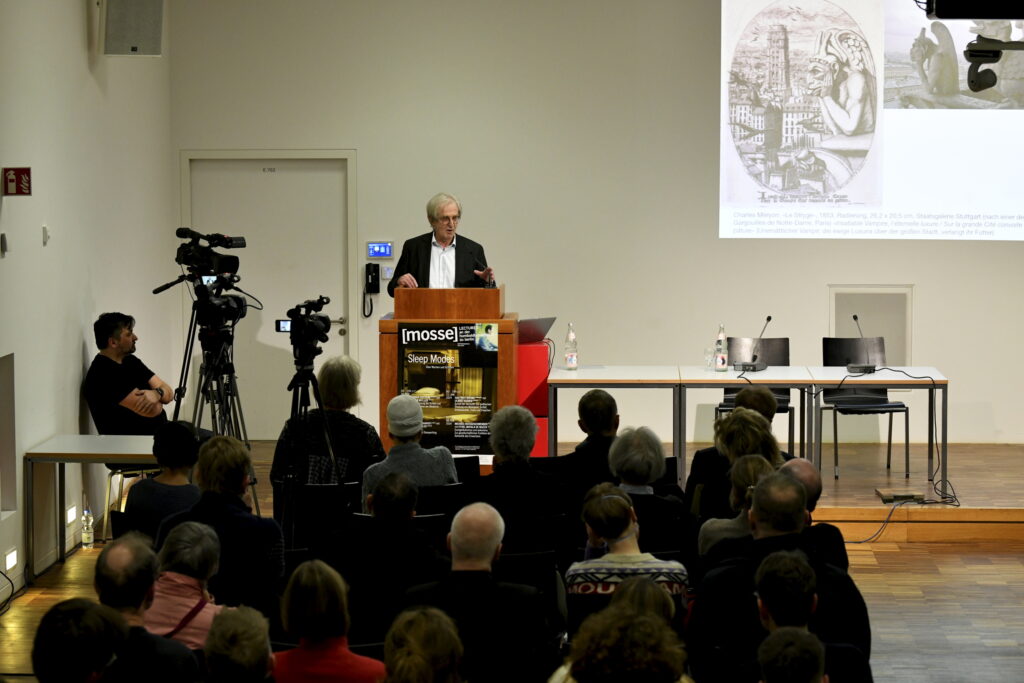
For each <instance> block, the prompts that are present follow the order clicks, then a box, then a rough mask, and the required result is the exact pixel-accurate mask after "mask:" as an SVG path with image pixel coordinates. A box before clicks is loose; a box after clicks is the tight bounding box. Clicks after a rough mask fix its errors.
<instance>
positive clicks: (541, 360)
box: [516, 342, 548, 417]
mask: <svg viewBox="0 0 1024 683" xmlns="http://www.w3.org/2000/svg"><path fill="white" fill-rule="evenodd" d="M516 353H517V355H518V356H519V369H518V371H519V375H518V378H517V380H516V401H518V402H519V405H521V406H523V407H524V408H526V409H527V410H529V411H530V412H531V413H533V415H534V417H547V416H548V345H547V344H545V343H544V342H534V343H532V344H520V345H519V346H518V347H516Z"/></svg>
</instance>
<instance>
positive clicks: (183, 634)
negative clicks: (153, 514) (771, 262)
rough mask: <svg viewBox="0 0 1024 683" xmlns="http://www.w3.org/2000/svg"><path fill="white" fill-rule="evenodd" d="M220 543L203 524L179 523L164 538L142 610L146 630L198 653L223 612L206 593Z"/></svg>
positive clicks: (216, 560)
mask: <svg viewBox="0 0 1024 683" xmlns="http://www.w3.org/2000/svg"><path fill="white" fill-rule="evenodd" d="M219 558H220V540H218V538H217V532H216V531H214V530H213V527H210V526H208V525H206V524H200V523H199V522H183V523H181V524H179V525H178V526H176V527H174V529H172V530H171V533H169V534H167V539H166V540H165V541H164V545H163V547H162V548H161V549H160V556H159V562H160V574H159V576H157V579H156V584H155V585H154V586H153V604H152V605H150V607H149V609H148V610H146V614H145V617H144V620H145V623H146V628H147V629H149V631H150V633H155V634H157V635H158V636H163V637H164V638H171V639H173V640H176V641H178V642H179V643H181V644H183V645H184V646H186V647H188V648H189V649H191V650H202V649H203V646H204V645H205V644H206V634H207V633H208V632H209V631H210V624H212V623H213V618H214V617H215V616H217V615H218V614H220V612H221V610H223V609H224V607H223V606H222V605H216V604H214V598H213V596H212V595H210V593H209V592H208V591H207V586H208V584H209V581H210V578H211V577H212V576H213V575H214V574H215V573H216V572H217V562H218V559H219Z"/></svg>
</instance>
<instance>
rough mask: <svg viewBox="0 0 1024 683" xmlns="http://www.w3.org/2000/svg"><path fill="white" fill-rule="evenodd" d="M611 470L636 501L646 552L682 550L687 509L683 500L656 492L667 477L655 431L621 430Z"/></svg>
mask: <svg viewBox="0 0 1024 683" xmlns="http://www.w3.org/2000/svg"><path fill="white" fill-rule="evenodd" d="M608 467H609V468H610V469H611V471H612V474H614V475H615V476H616V477H618V478H619V481H620V482H621V483H620V484H619V488H620V489H622V490H623V491H625V492H626V493H628V494H629V495H630V497H631V498H632V499H633V509H634V510H635V511H636V516H637V521H638V522H639V524H640V526H641V528H642V529H643V534H642V535H640V545H641V546H642V547H643V548H644V550H645V551H647V552H673V551H679V550H681V549H682V546H683V533H682V529H683V519H684V517H685V513H686V509H685V508H684V507H683V501H682V500H681V499H680V498H678V497H676V496H672V495H658V494H656V493H655V491H654V484H655V483H657V482H658V480H659V479H661V478H662V477H663V476H664V475H665V451H664V448H663V446H662V443H661V439H660V438H658V435H657V434H655V433H654V430H652V429H651V428H650V427H637V428H635V429H634V428H632V427H627V428H626V429H623V430H621V431H620V432H619V435H618V436H617V437H616V438H615V441H613V442H612V446H611V449H609V451H608Z"/></svg>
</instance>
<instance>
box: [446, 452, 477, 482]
mask: <svg viewBox="0 0 1024 683" xmlns="http://www.w3.org/2000/svg"><path fill="white" fill-rule="evenodd" d="M452 459H453V460H454V461H455V474H456V475H458V477H459V483H460V484H468V485H470V486H472V485H473V484H474V483H476V481H477V480H478V479H479V478H480V456H479V455H460V456H458V457H455V458H452Z"/></svg>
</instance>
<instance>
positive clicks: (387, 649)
mask: <svg viewBox="0 0 1024 683" xmlns="http://www.w3.org/2000/svg"><path fill="white" fill-rule="evenodd" d="M461 661H462V642H461V641H460V640H459V632H458V630H457V629H456V628H455V624H454V622H452V620H451V619H450V618H449V617H448V615H447V614H445V613H444V612H442V611H441V610H439V609H436V608H434V607H413V608H411V609H407V610H406V611H404V612H402V613H401V614H399V615H398V617H397V618H396V619H395V623H394V624H392V625H391V629H390V630H389V631H388V635H387V638H386V639H385V640H384V666H385V667H386V668H387V676H386V677H385V678H384V683H460V682H461V681H462V679H461V678H460V677H459V663H460V662H461Z"/></svg>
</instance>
